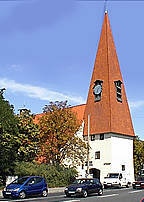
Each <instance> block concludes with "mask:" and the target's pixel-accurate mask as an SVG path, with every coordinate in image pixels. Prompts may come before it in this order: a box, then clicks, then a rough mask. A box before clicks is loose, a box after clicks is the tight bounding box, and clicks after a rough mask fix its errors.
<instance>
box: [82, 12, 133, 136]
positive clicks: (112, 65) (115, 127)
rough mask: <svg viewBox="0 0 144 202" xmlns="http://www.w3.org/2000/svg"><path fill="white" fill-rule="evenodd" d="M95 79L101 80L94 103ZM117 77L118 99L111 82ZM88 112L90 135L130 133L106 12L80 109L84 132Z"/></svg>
mask: <svg viewBox="0 0 144 202" xmlns="http://www.w3.org/2000/svg"><path fill="white" fill-rule="evenodd" d="M96 80H100V81H102V82H103V83H102V93H101V100H100V101H98V102H95V98H94V94H93V91H94V89H93V88H94V83H95V81H96ZM118 80H120V81H121V82H122V84H121V92H122V102H118V101H117V96H116V87H115V81H118ZM88 114H89V115H90V134H99V133H108V132H113V133H119V134H124V135H129V136H134V129H133V125H132V121H131V116H130V111H129V106H128V102H127V97H126V93H125V88H124V82H123V79H122V75H121V71H120V66H119V62H118V58H117V54H116V49H115V45H114V41H113V36H112V31H111V28H110V23H109V19H108V14H107V13H105V17H104V22H103V26H102V31H101V36H100V41H99V46H98V50H97V55H96V60H95V64H94V69H93V74H92V78H91V83H90V87H89V92H88V97H87V103H86V107H85V112H84V121H85V126H84V135H87V119H88Z"/></svg>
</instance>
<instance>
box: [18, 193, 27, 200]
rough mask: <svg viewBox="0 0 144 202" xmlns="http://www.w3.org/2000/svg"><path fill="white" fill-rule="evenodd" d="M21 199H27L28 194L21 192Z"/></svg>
mask: <svg viewBox="0 0 144 202" xmlns="http://www.w3.org/2000/svg"><path fill="white" fill-rule="evenodd" d="M19 197H20V198H21V199H24V198H26V193H25V192H24V191H21V192H20V193H19Z"/></svg>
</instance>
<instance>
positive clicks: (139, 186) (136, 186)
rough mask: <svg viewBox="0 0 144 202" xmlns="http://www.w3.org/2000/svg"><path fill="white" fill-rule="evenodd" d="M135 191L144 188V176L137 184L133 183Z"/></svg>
mask: <svg viewBox="0 0 144 202" xmlns="http://www.w3.org/2000/svg"><path fill="white" fill-rule="evenodd" d="M132 186H133V189H138V188H144V176H140V177H138V178H137V180H136V181H135V182H133V183H132Z"/></svg>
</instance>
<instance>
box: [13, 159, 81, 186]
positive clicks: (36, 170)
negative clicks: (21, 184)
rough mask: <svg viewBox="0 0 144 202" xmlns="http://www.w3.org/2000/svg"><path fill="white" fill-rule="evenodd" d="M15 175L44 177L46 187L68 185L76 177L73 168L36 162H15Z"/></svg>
mask: <svg viewBox="0 0 144 202" xmlns="http://www.w3.org/2000/svg"><path fill="white" fill-rule="evenodd" d="M14 174H15V175H17V176H19V177H22V176H42V177H45V179H46V181H47V184H48V187H62V186H66V185H69V184H71V183H72V182H73V180H74V179H75V178H76V177H77V171H76V169H75V168H68V167H65V166H53V165H49V164H44V163H43V164H38V163H36V162H32V163H29V162H16V166H15V172H14Z"/></svg>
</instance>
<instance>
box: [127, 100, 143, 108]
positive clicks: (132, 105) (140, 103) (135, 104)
mask: <svg viewBox="0 0 144 202" xmlns="http://www.w3.org/2000/svg"><path fill="white" fill-rule="evenodd" d="M129 106H130V108H131V109H132V108H139V107H142V106H144V101H143V100H139V101H135V102H132V101H129Z"/></svg>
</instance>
